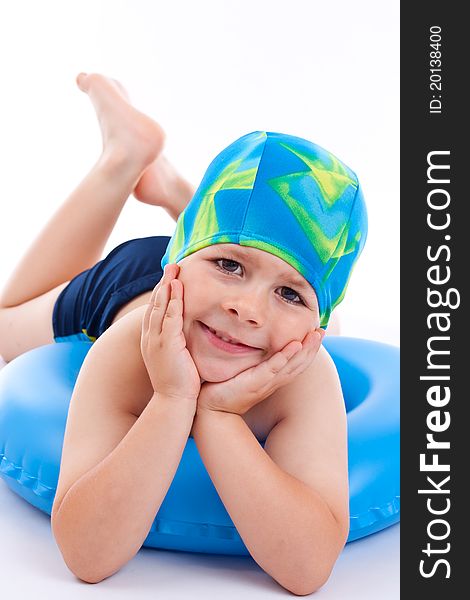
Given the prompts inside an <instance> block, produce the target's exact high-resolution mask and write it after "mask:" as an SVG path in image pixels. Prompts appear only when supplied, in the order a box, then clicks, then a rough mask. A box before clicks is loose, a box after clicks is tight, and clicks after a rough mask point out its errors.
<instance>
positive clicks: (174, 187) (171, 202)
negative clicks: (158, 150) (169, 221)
mask: <svg viewBox="0 0 470 600" xmlns="http://www.w3.org/2000/svg"><path fill="white" fill-rule="evenodd" d="M133 194H134V197H135V198H136V199H137V200H139V201H140V202H144V203H145V204H154V205H156V206H162V207H163V208H164V209H165V210H166V211H167V212H168V213H169V214H170V215H171V217H173V218H174V219H175V221H176V220H177V219H178V216H179V214H180V213H181V212H182V211H183V210H184V208H185V206H186V205H187V204H188V202H189V201H190V199H191V198H192V196H193V194H194V188H193V187H192V185H191V184H190V183H189V182H188V181H186V180H185V179H184V178H183V177H181V175H179V173H178V172H177V171H176V169H175V168H174V167H173V165H172V164H171V163H170V162H169V161H168V160H167V159H166V157H165V156H164V155H163V154H160V155H159V156H158V157H157V159H156V160H154V162H153V163H152V164H151V165H150V166H149V167H147V169H145V171H144V172H143V174H142V176H141V178H140V179H139V181H138V182H137V185H136V186H135V188H134V192H133Z"/></svg>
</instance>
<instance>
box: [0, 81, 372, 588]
mask: <svg viewBox="0 0 470 600" xmlns="http://www.w3.org/2000/svg"><path fill="white" fill-rule="evenodd" d="M77 81H78V85H79V87H80V88H81V89H82V90H83V91H85V92H87V93H88V94H89V96H90V98H91V99H92V101H93V102H94V105H95V108H96V110H97V114H98V119H99V121H100V125H101V128H102V133H103V153H102V156H101V157H100V159H99V161H98V162H97V164H96V165H95V167H94V168H93V169H92V171H91V173H90V174H89V175H88V176H87V178H85V180H84V181H83V182H82V183H81V184H80V186H79V187H78V188H77V190H76V191H75V192H74V193H73V194H72V195H71V196H70V198H69V199H68V200H67V202H66V203H65V204H64V205H63V206H62V207H61V208H60V209H59V211H58V212H57V213H56V214H55V215H54V216H53V218H52V219H51V221H50V222H49V223H48V225H47V226H46V227H45V228H44V230H43V232H42V233H41V234H40V236H39V238H38V239H37V241H36V242H35V243H34V244H33V245H32V247H31V249H30V250H29V252H28V254H27V255H26V256H25V258H24V259H23V261H22V262H21V263H20V265H19V266H18V267H17V270H16V271H15V272H14V273H13V275H12V277H11V278H10V281H9V282H8V285H7V286H6V287H5V289H4V291H3V294H2V297H1V299H0V305H1V308H0V331H2V347H1V348H0V353H2V354H3V355H4V356H5V358H6V359H7V360H11V359H12V358H14V357H15V356H17V355H18V354H20V353H22V352H25V351H27V350H29V349H30V348H32V347H36V346H38V345H42V344H45V343H50V342H51V341H56V342H60V341H65V340H69V339H88V340H89V339H91V340H92V341H94V342H95V343H94V344H93V346H92V348H91V349H90V351H89V353H88V355H87V357H86V359H85V361H84V363H83V366H82V369H81V371H80V374H79V377H78V379H77V382H76V386H75V388H74V393H73V396H72V399H71V404H70V409H69V415H68V419H67V427H66V432H65V438H64V447H63V453H62V461H61V471H60V478H59V483H58V489H57V493H56V497H55V500H54V506H53V512H52V528H53V533H54V536H55V538H56V541H57V543H58V545H59V548H60V550H61V552H62V554H63V557H64V560H65V562H66V564H67V565H68V566H69V568H70V569H71V570H72V572H74V573H75V574H76V575H77V576H78V577H80V578H81V579H83V580H85V581H90V582H97V581H101V580H102V579H104V578H105V577H109V576H110V575H111V574H113V573H114V572H116V571H117V570H119V569H120V568H121V567H122V566H123V565H124V564H125V563H126V562H128V561H129V560H130V559H131V558H132V557H133V556H134V555H135V554H136V552H137V551H138V550H139V548H140V547H141V545H142V543H143V541H144V539H145V537H146V535H147V534H148V531H149V528H150V526H151V524H152V522H153V519H154V517H155V514H156V513H157V512H158V508H159V507H160V505H161V502H162V501H163V499H164V497H165V494H166V492H167V490H168V487H169V485H170V484H171V481H172V479H173V476H174V473H175V471H176V469H177V467H178V464H179V460H180V458H181V454H182V452H183V450H184V447H185V443H186V440H187V437H188V435H193V437H194V440H195V442H196V444H197V446H198V450H199V453H200V455H201V458H202V460H203V461H204V464H205V466H206V468H207V470H208V472H209V474H210V476H211V478H212V481H213V482H214V485H215V487H216V489H217V491H218V493H219V495H220V497H221V499H222V501H223V502H224V505H225V507H226V508H227V511H228V512H229V514H230V516H231V518H232V520H233V522H234V524H235V526H236V527H237V530H238V532H239V533H240V535H241V537H242V539H243V541H244V543H245V545H246V546H247V548H248V550H249V551H250V554H251V555H252V556H253V558H254V560H255V561H256V562H257V563H258V564H259V565H260V566H261V567H262V568H263V569H264V570H265V571H266V572H267V573H269V574H270V575H271V576H272V577H273V578H274V579H275V580H276V581H278V582H279V583H280V584H281V585H283V586H284V587H285V588H286V589H289V590H291V591H293V592H294V593H298V594H306V593H311V592H312V591H314V590H315V589H317V588H318V587H320V586H321V585H322V584H323V583H324V582H325V581H326V580H327V578H328V577H329V574H330V572H331V570H332V568H333V565H334V563H335V561H336V559H337V557H338V555H339V553H340V551H341V549H342V547H343V545H344V543H345V541H346V538H347V533H348V488H347V455H346V449H347V436H346V420H345V412H344V401H343V398H342V394H341V386H340V383H339V380H338V376H337V373H336V370H335V368H334V364H333V362H332V360H331V358H330V357H329V355H328V353H327V352H326V351H325V350H324V349H323V348H322V347H320V343H321V337H322V333H321V332H318V333H315V331H316V330H317V329H318V328H325V327H326V326H327V324H328V321H329V318H330V314H331V311H332V310H333V308H334V306H335V305H336V304H337V303H339V302H340V301H341V299H342V297H343V295H344V291H345V289H346V285H347V282H348V280H349V276H350V273H351V270H352V268H353V265H354V263H355V261H356V260H357V257H358V256H359V254H360V251H361V250H362V246H363V244H364V241H365V235H366V216H365V207H364V205H363V201H362V196H361V194H360V191H359V187H358V183H357V179H356V178H355V176H354V174H353V173H352V172H351V171H350V170H349V169H348V168H347V167H345V165H343V164H342V163H340V162H339V161H338V160H337V159H335V157H333V156H332V155H329V154H328V153H326V152H325V151H323V150H322V149H320V148H318V147H315V151H318V152H319V155H318V157H317V158H315V160H314V161H313V162H311V163H309V160H310V159H309V158H308V156H309V152H310V150H311V147H312V146H313V145H312V144H311V143H310V142H306V141H305V140H300V139H299V138H292V136H282V134H266V132H254V133H253V134H249V135H248V136H244V137H243V138H240V140H237V141H236V142H235V143H234V144H232V145H231V146H229V147H228V148H227V149H225V151H223V152H222V153H221V154H220V155H218V157H216V159H215V160H214V161H213V162H212V163H211V165H210V167H209V169H208V171H207V172H206V175H205V177H204V179H203V181H202V182H201V185H200V186H199V188H198V190H197V191H196V193H195V194H194V196H193V199H192V200H191V202H189V204H188V200H189V196H190V193H191V194H192V190H190V186H189V184H187V183H186V182H185V181H184V180H183V179H181V178H180V177H179V176H178V175H177V174H176V173H175V172H174V170H173V169H172V167H171V166H170V165H169V164H168V163H167V162H166V161H165V160H164V159H163V158H162V156H161V149H162V146H163V133H162V131H161V129H160V127H159V126H158V124H156V123H155V122H154V121H152V120H151V119H150V118H148V117H146V116H145V115H142V113H139V112H138V111H136V109H134V108H133V107H132V106H130V104H129V103H128V102H127V99H126V95H125V92H124V91H123V89H122V87H121V86H120V85H119V84H118V83H117V82H113V81H111V80H108V79H106V78H103V77H102V76H100V75H95V74H92V75H85V74H81V75H79V77H78V79H77ZM268 138H269V139H268ZM286 144H287V146H289V144H291V146H290V147H287V146H286ZM292 144H293V145H292ZM268 148H271V150H270V151H268ZM276 152H284V154H283V158H282V160H283V161H284V162H283V163H282V164H283V169H284V171H288V172H289V173H288V174H287V175H286V173H283V174H282V175H280V176H278V177H276V168H277V164H278V162H277V159H276ZM305 152H306V153H305ZM290 163H292V164H291V165H290ZM327 163H328V164H330V166H331V168H330V167H329V168H325V164H327ZM289 165H290V166H291V167H292V168H291V169H290V170H289V169H288V168H287V167H288V166H289ZM299 165H302V169H300V167H299ZM294 166H295V168H294ZM278 175H279V174H278ZM263 185H264V186H265V187H264V192H263V188H262V187H261V186H263ZM312 186H313V187H312ZM314 188H315V189H317V188H319V189H320V190H321V193H322V196H323V200H324V201H325V203H321V202H320V203H319V204H318V205H317V206H316V208H314V206H313V204H312V203H310V205H309V204H308V202H310V198H311V197H312V189H314ZM268 189H269V190H271V191H270V192H269V193H272V194H274V196H273V198H282V199H283V202H284V205H282V206H284V207H285V208H286V210H287V213H285V216H284V217H283V219H284V220H279V219H278V220H277V221H276V219H277V218H278V217H279V215H280V214H282V213H278V212H277V211H274V210H272V208H271V206H270V205H269V203H267V202H265V203H264V204H263V199H264V196H263V194H267V193H268V192H267V190H268ZM260 190H261V192H260ZM131 193H133V194H134V195H135V196H136V197H137V198H138V199H140V200H141V201H143V202H148V203H157V202H156V201H155V199H156V198H157V197H158V204H159V205H161V206H163V207H164V208H166V209H167V210H168V212H169V213H170V214H172V216H174V217H175V218H178V222H177V228H176V231H175V234H174V235H173V237H172V238H171V240H165V239H164V238H163V237H159V238H158V239H157V238H144V239H142V240H131V241H130V242H125V243H124V244H121V245H120V246H119V247H118V248H116V249H114V250H113V252H111V253H110V254H109V255H108V257H106V259H104V260H103V261H100V263H97V264H94V263H95V262H96V260H97V258H98V257H99V255H100V253H101V251H102V249H103V247H104V244H105V243H106V240H107V236H109V233H110V232H111V230H112V226H113V225H114V223H115V222H116V220H117V218H118V216H119V214H120V211H121V209H122V207H123V205H124V202H125V200H126V199H127V197H128V196H129V195H130V194H131ZM292 194H294V195H292ZM299 198H300V203H299V202H298V199H299ZM338 200H340V202H338ZM305 201H307V204H305ZM216 205H217V206H216ZM279 210H280V209H279ZM315 210H316V213H315ZM237 211H238V212H237ZM263 211H264V212H263ZM270 211H271V212H270ZM289 211H290V212H289ZM314 213H315V214H314ZM289 215H290V217H291V221H289V222H290V225H288V216H289ZM324 215H326V216H324ZM328 215H329V216H328ZM294 216H295V219H293V218H292V217H294ZM294 223H297V226H298V228H299V229H298V230H297V231H294V232H293V235H292V236H291V237H289V235H288V233H289V232H291V231H290V229H289V227H290V228H292V224H294ZM231 224H232V225H231ZM305 226H306V227H307V229H308V234H307V235H305V236H304V237H305V239H304V237H302V227H305ZM231 227H232V229H231ZM312 231H313V233H312ZM162 242H163V244H162ZM302 244H303V246H302ZM152 249H153V250H152ZM147 250H148V251H147ZM156 250H158V251H156ZM163 252H164V253H165V254H164V255H163ZM57 257H59V260H57ZM230 263H231V264H230ZM50 265H54V269H53V270H52V269H51V267H50ZM90 265H94V266H90ZM234 265H235V268H234ZM164 266H165V267H166V268H165V274H164V276H163V278H162V277H161V276H162V272H161V267H164ZM233 268H234V270H233V271H232V269H233ZM332 273H334V276H333V275H332ZM156 282H158V283H157V285H155V283H156ZM286 290H287V295H286V294H285V293H282V292H285V291H286ZM279 292H281V293H279ZM292 295H293V296H294V299H293V298H292ZM51 323H52V331H51ZM260 439H265V440H266V444H265V448H264V450H263V449H262V448H261V446H260V445H259V444H258V441H257V440H260ZM136 465H140V467H141V468H140V469H136ZM149 470H151V471H153V472H155V474H156V477H155V479H154V480H153V481H148V477H147V476H146V473H148V471H149ZM131 488H132V490H133V491H132V494H133V496H132V498H131V499H130V498H129V490H130V489H131ZM129 505H130V506H131V507H132V511H131V514H129Z"/></svg>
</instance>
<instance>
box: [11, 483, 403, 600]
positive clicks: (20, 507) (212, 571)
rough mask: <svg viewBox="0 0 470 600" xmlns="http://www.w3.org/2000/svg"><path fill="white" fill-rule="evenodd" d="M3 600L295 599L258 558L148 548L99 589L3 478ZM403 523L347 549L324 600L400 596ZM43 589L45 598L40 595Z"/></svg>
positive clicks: (45, 517)
mask: <svg viewBox="0 0 470 600" xmlns="http://www.w3.org/2000/svg"><path fill="white" fill-rule="evenodd" d="M0 506H1V510H0V540H1V546H2V558H1V561H0V597H2V598H8V600H24V599H25V598H29V597H35V598H37V597H39V598H48V599H49V600H55V599H56V598H57V599H60V600H62V599H63V598H67V600H74V599H75V598H77V599H80V600H81V599H82V598H83V597H84V595H85V594H88V593H89V594H95V596H94V597H99V598H108V597H110V596H111V595H112V598H113V599H116V598H129V597H130V596H133V597H136V598H142V599H145V598H152V599H154V598H163V599H164V600H179V599H183V598H184V599H186V598H188V597H191V598H194V599H195V600H197V599H201V600H202V599H203V598H204V600H207V599H212V598H214V599H215V598H220V597H222V596H223V597H225V598H227V600H229V599H232V598H233V599H236V600H239V599H240V598H243V599H244V600H258V599H263V600H264V599H267V598H283V597H285V598H286V597H288V595H289V596H291V597H292V595H291V594H289V593H288V592H287V591H286V590H285V589H284V588H282V587H281V586H279V585H278V584H277V583H276V582H275V581H274V580H273V579H272V578H271V577H269V576H268V575H267V574H266V573H264V572H263V571H262V569H260V567H259V566H258V565H257V564H256V563H255V562H254V561H253V560H252V559H251V558H250V557H241V556H240V557H238V556H237V557H231V556H214V555H203V554H193V553H184V552H169V551H166V550H154V549H151V548H143V549H141V550H140V551H139V552H138V554H137V555H136V556H135V557H134V559H133V560H132V561H130V562H129V563H128V564H127V565H125V566H124V567H123V568H122V569H121V570H120V571H119V572H118V573H116V574H115V575H113V576H112V577H109V578H108V579H105V580H104V581H102V582H100V583H99V584H96V585H90V584H87V583H84V582H82V581H80V580H79V579H77V578H76V577H75V576H74V575H73V573H71V571H69V570H68V568H67V566H66V565H65V563H64V562H63V559H62V555H61V554H60V551H59V549H58V547H57V545H56V543H55V541H54V538H53V536H52V532H51V528H50V518H49V516H48V515H46V514H44V513H42V512H41V511H39V510H38V509H36V508H35V507H33V506H31V505H30V504H28V503H27V502H26V501H25V500H23V499H22V498H20V497H19V496H17V495H16V494H15V493H13V492H12V491H11V490H10V488H8V487H7V485H6V484H5V482H4V481H3V480H1V479H0ZM399 536H400V526H399V524H397V525H393V526H392V527H390V528H388V529H385V530H383V531H381V532H379V533H376V534H374V535H372V536H369V537H367V538H363V539H362V540H357V541H355V542H352V543H350V544H347V545H346V547H345V549H344V550H343V553H342V554H341V556H340V558H339V559H338V561H337V563H336V566H335V568H334V571H333V573H332V575H331V577H330V579H329V581H328V582H327V583H326V585H325V586H323V588H322V589H320V590H319V591H318V592H317V593H316V594H315V598H318V599H319V600H332V599H335V600H356V599H357V600H372V599H373V600H376V599H377V598H378V597H380V599H381V600H396V599H398V598H399V539H400V538H399ZM39 592H40V593H39Z"/></svg>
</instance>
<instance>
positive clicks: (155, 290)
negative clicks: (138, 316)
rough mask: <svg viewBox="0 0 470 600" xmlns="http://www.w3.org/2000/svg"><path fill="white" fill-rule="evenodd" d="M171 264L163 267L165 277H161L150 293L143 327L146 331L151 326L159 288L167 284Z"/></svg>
mask: <svg viewBox="0 0 470 600" xmlns="http://www.w3.org/2000/svg"><path fill="white" fill-rule="evenodd" d="M169 266H170V265H165V267H164V269H163V277H162V278H161V279H160V281H159V282H158V283H157V285H156V286H155V287H154V288H153V290H152V293H151V295H150V298H149V301H148V304H147V309H146V311H145V313H144V316H143V319H142V329H143V330H144V331H146V330H147V329H148V328H149V326H150V316H151V314H152V311H153V308H154V305H155V301H156V297H157V294H158V290H159V289H160V288H161V287H162V285H164V284H165V282H166V281H167V280H168V267H169Z"/></svg>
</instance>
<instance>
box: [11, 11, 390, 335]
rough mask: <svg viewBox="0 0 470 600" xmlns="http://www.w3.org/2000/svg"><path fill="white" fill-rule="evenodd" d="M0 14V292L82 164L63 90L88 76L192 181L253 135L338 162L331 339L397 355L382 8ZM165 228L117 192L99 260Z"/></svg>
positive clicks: (76, 127) (91, 117) (91, 147)
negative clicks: (349, 268) (125, 99)
mask: <svg viewBox="0 0 470 600" xmlns="http://www.w3.org/2000/svg"><path fill="white" fill-rule="evenodd" d="M2 7H3V8H2V9H0V56H2V57H3V58H2V75H1V77H2V78H1V80H0V86H1V107H2V109H1V111H0V132H1V135H0V178H1V179H0V181H1V196H0V198H1V213H0V214H1V225H0V227H1V229H0V234H1V236H0V285H2V284H3V282H5V281H6V279H7V277H8V275H9V273H10V272H11V271H12V269H13V268H14V266H15V265H16V263H17V262H18V260H19V258H20V257H21V255H22V254H23V253H24V252H25V251H26V248H27V247H28V245H29V244H30V243H31V241H32V239H33V238H35V237H36V235H37V233H38V231H39V228H40V227H41V226H42V225H43V224H44V223H45V222H46V220H47V219H48V218H49V217H50V216H51V215H52V213H53V212H54V211H55V210H56V209H57V207H58V206H59V205H60V203H61V202H62V201H63V200H64V199H65V198H66V197H67V195H68V194H69V193H70V192H71V191H72V189H73V188H74V187H75V186H76V185H77V184H78V183H79V181H80V180H81V179H82V178H83V177H84V176H85V174H86V173H87V172H88V170H89V169H90V168H91V166H92V165H93V164H94V162H95V161H96V159H97V158H98V155H99V153H100V151H101V134H100V130H99V126H98V122H97V120H96V117H95V113H94V109H93V107H92V105H91V102H90V101H89V99H88V97H87V96H86V95H85V94H84V93H82V92H81V91H80V90H79V89H78V88H77V86H76V84H75V77H76V75H77V73H79V72H80V71H85V72H93V71H97V72H102V73H105V74H107V75H109V76H112V77H114V78H116V79H119V80H120V81H121V82H122V83H123V84H124V85H125V87H126V88H127V89H128V91H129V93H130V96H131V100H132V101H133V103H134V104H135V105H136V106H137V107H138V108H139V109H141V110H143V111H144V112H147V113H148V114H150V115H151V116H152V117H153V118H155V119H157V120H158V121H159V122H160V123H161V124H162V126H163V127H164V129H165V130H166V132H167V145H166V154H167V156H168V157H169V158H170V160H172V161H173V162H174V164H175V165H176V166H177V168H178V169H179V170H180V171H181V172H182V173H183V174H184V175H185V176H186V177H187V178H188V179H189V180H190V181H191V182H192V183H193V184H195V185H197V184H198V183H199V181H200V179H201V178H202V175H203V174H204V171H205V169H206V167H207V166H208V164H209V162H210V161H211V160H212V158H213V157H214V156H215V155H216V154H217V153H218V152H219V151H220V150H221V149H222V148H224V147H225V146H226V145H228V144H229V143H231V142H232V141H233V140H235V139H236V138H238V137H240V136H241V135H243V134H245V133H248V132H250V131H253V130H256V129H260V130H262V129H265V130H268V131H281V132H284V133H290V134H293V135H299V136H301V137H305V138H307V139H311V140H312V141H314V142H316V143H318V144H319V145H321V146H323V147H324V148H326V149H327V150H330V151H331V152H333V153H334V154H336V155H337V156H338V157H339V158H340V159H342V160H343V161H344V162H345V163H346V164H347V165H348V166H350V167H351V168H352V169H353V170H354V171H355V172H356V173H357V175H358V176H359V179H360V181H361V183H362V186H363V190H364V194H365V198H366V202H367V207H368V212H369V234H368V240H367V242H366V246H365V249H364V251H363V253H362V256H361V257H360V259H359V261H358V263H357V265H356V268H355V271H354V273H353V276H352V278H351V282H350V285H349V288H348V292H347V294H346V298H345V300H344V301H343V303H342V304H341V305H340V307H339V309H338V313H339V317H340V319H341V324H342V333H343V334H344V335H352V336H356V337H363V338H370V339H376V340H379V341H383V342H388V343H391V344H395V345H399V72H398V64H399V59H398V57H399V29H398V18H399V13H398V1H397V0H395V1H392V2H387V3H383V2H380V3H379V2H374V1H373V0H370V1H366V0H359V1H356V2H348V1H347V0H341V1H336V2H334V3H325V2H320V1H312V0H294V1H291V2H285V1H282V0H270V1H268V0H263V1H260V0H258V1H256V2H253V1H251V2H250V1H249V0H238V1H235V0H232V1H216V0H214V1H209V0H197V1H195V2H191V1H185V2H183V1H181V0H180V1H173V2H163V1H161V2H160V1H144V0H140V1H132V2H131V1H130V0H127V1H123V0H121V1H116V0H114V1H111V0H109V1H104V0H102V1H101V2H100V1H96V0H95V1H93V2H91V1H87V0H83V1H80V2H59V1H56V2H52V1H50V0H49V1H47V0H41V2H33V1H30V2H24V1H23V2H18V3H8V4H7V3H3V4H2ZM6 7H8V8H6ZM92 218H93V215H90V219H92ZM173 231H174V221H172V219H171V218H170V217H169V216H168V215H167V213H166V212H165V211H164V210H163V209H161V208H156V207H151V206H148V205H144V204H142V203H140V202H137V201H136V200H135V199H134V198H133V197H131V198H130V199H129V201H128V203H127V205H126V207H125V208H124V210H123V212H122V213H121V216H120V218H119V221H118V223H117V225H116V228H115V230H114V231H113V233H112V235H111V237H110V239H109V240H108V243H107V246H106V248H105V254H107V253H108V252H109V251H110V250H112V249H113V248H114V247H115V246H116V245H118V244H119V243H121V242H123V241H124V240H126V239H131V238H134V237H143V236H148V235H160V234H163V235H171V234H172V233H173ZM105 254H104V255H105ZM57 260H60V257H58V258H57Z"/></svg>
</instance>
